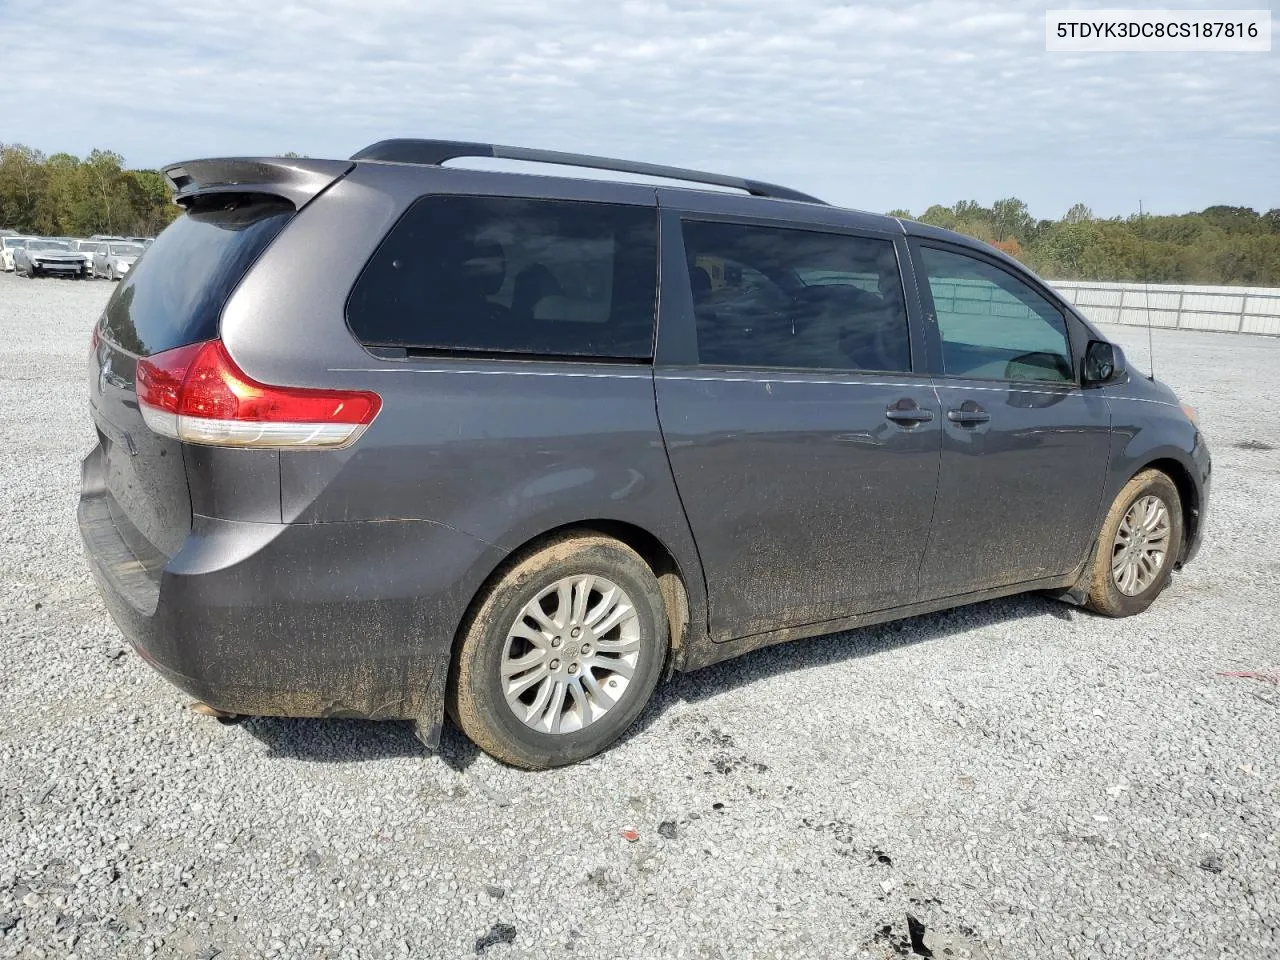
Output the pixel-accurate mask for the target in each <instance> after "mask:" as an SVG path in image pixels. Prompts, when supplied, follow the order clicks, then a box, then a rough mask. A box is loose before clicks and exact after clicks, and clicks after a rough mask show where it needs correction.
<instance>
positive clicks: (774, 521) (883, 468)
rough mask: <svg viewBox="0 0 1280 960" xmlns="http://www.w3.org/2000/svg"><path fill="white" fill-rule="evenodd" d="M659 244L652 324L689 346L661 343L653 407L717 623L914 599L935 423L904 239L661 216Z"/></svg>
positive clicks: (818, 615)
mask: <svg viewBox="0 0 1280 960" xmlns="http://www.w3.org/2000/svg"><path fill="white" fill-rule="evenodd" d="M673 235H674V236H673ZM676 249H680V253H679V254H678V255H677V254H676V253H675V250H676ZM663 250H664V271H663V294H662V301H663V308H662V309H663V314H662V316H663V318H664V319H663V320H662V321H661V322H662V324H667V325H668V332H670V327H671V326H678V325H682V324H683V326H684V328H685V329H686V330H687V329H688V328H689V327H691V326H692V327H693V328H694V329H695V330H696V336H694V337H691V338H689V339H690V340H691V341H692V340H696V343H691V344H690V347H691V349H692V350H694V351H695V353H694V355H692V356H688V357H685V358H683V359H684V362H678V363H670V362H663V360H662V355H661V354H662V351H660V356H659V363H658V365H657V367H656V370H655V387H656V391H657V404H658V415H659V419H660V422H661V425H662V431H663V437H664V439H665V441H666V445H667V451H668V454H669V456H670V460H671V468H672V471H673V474H674V476H675V481H676V486H677V488H678V490H679V492H680V496H681V498H682V500H683V503H684V506H685V509H686V512H687V514H688V518H689V524H690V527H691V529H692V531H693V535H694V538H695V540H696V541H697V546H698V550H699V553H700V555H701V558H702V565H703V569H704V571H705V573H706V578H707V591H708V597H709V602H710V618H711V633H712V636H713V638H714V639H716V640H725V639H730V638H733V637H740V636H748V635H752V634H755V633H762V632H767V631H770V630H774V629H780V628H785V627H794V626H801V625H806V624H814V623H820V622H823V621H826V620H831V619H834V618H838V617H843V616H848V615H851V614H854V613H859V612H865V611H869V610H876V609H882V608H884V607H888V606H895V605H898V604H901V603H908V602H910V601H912V600H914V599H915V598H916V597H917V595H918V583H917V576H918V572H919V566H920V561H921V558H922V556H923V553H924V549H925V545H926V542H927V539H928V533H929V524H930V520H931V517H932V513H933V500H934V493H935V487H936V484H937V478H938V458H939V451H940V447H941V431H942V423H941V419H940V411H939V407H938V403H937V399H936V396H935V394H934V391H933V388H932V386H931V383H930V379H929V377H928V376H927V374H926V373H924V372H923V371H920V372H914V371H913V364H912V344H911V337H910V331H909V323H908V314H907V309H906V298H905V297H904V293H903V284H902V275H901V272H900V270H899V266H898V261H899V256H902V257H905V256H906V255H907V254H906V248H905V245H903V244H902V243H901V242H900V241H899V243H897V244H895V242H894V240H893V239H892V238H891V237H889V236H862V235H853V234H848V233H839V232H824V231H823V230H820V229H813V230H809V229H805V230H800V229H792V228H784V227H779V226H776V225H765V224H758V223H756V224H753V223H746V222H737V221H728V220H713V219H693V218H685V219H683V220H682V219H680V218H679V217H678V216H676V215H675V214H674V213H671V214H669V215H667V216H664V227H663ZM673 277H678V279H677V280H674V281H673V279H672V278H673ZM913 309H914V308H913ZM690 315H691V316H690ZM690 319H692V320H693V321H694V323H693V324H690V322H689V321H690ZM920 352H922V351H920Z"/></svg>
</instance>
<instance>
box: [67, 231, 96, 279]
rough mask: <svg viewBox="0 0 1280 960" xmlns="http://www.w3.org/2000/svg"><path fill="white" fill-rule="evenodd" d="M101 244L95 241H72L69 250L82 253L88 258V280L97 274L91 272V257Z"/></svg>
mask: <svg viewBox="0 0 1280 960" xmlns="http://www.w3.org/2000/svg"><path fill="white" fill-rule="evenodd" d="M99 246H101V244H100V243H99V242H98V241H97V240H73V241H72V242H71V249H72V250H75V251H76V252H77V253H83V254H84V255H85V256H86V257H88V258H89V279H93V278H94V277H95V276H97V274H95V273H94V272H93V255H94V254H95V253H97V252H98V247H99Z"/></svg>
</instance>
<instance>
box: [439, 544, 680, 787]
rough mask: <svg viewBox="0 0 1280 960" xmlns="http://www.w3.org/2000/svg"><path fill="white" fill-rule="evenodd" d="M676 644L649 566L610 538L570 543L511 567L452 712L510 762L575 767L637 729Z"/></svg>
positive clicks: (475, 642)
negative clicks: (670, 641) (670, 645)
mask: <svg viewBox="0 0 1280 960" xmlns="http://www.w3.org/2000/svg"><path fill="white" fill-rule="evenodd" d="M667 647H668V626H667V615H666V608H665V607H664V605H663V601H662V596H661V593H660V592H659V589H658V581H657V579H656V578H655V577H654V575H653V571H652V570H650V569H649V567H648V565H647V564H646V563H645V562H644V560H642V559H641V558H640V556H639V555H638V554H637V553H636V552H635V551H633V550H632V549H630V548H629V547H627V546H626V545H625V544H623V543H620V542H618V541H617V540H614V539H612V538H610V537H605V536H601V535H599V534H594V533H588V532H581V533H576V534H570V535H566V536H564V537H562V538H560V539H558V540H555V541H553V542H551V543H549V544H547V545H545V546H543V547H541V548H539V549H537V550H535V551H533V552H532V553H530V554H528V555H527V556H525V557H524V558H523V559H522V560H521V561H520V562H518V563H516V564H515V565H514V566H513V567H512V568H511V569H510V570H508V571H507V572H506V573H505V574H504V575H503V576H502V578H501V579H500V580H498V582H497V583H496V584H494V585H493V587H492V588H491V589H490V591H489V593H488V594H487V595H486V596H485V597H484V599H483V601H482V602H481V603H480V605H479V606H478V607H477V608H476V609H475V610H474V612H473V614H472V615H471V616H470V618H469V619H468V621H467V623H466V624H465V625H464V627H463V632H462V642H461V645H460V648H459V649H458V651H457V655H456V657H455V659H454V664H453V670H452V674H451V677H450V684H449V696H448V707H449V713H450V715H451V716H452V717H453V719H454V722H455V723H457V724H458V726H459V727H461V728H462V731H463V732H464V733H465V734H466V735H467V736H468V737H470V738H471V740H472V741H473V742H474V743H475V744H476V745H477V746H479V747H480V748H481V749H483V750H484V751H485V752H486V753H488V754H490V755H492V756H494V757H496V758H497V759H499V760H502V761H504V762H506V763H510V764H512V765H514V766H518V767H523V768H525V769H528V770H542V769H547V768H549V767H558V766H563V765H565V764H569V763H576V762H577V761H579V760H583V759H586V758H587V757H590V756H592V755H594V754H596V753H599V752H600V751H601V750H603V749H604V748H605V747H607V746H609V744H611V743H613V741H614V740H616V739H617V738H618V737H619V736H621V735H622V733H623V732H624V731H625V730H626V729H627V728H628V727H630V726H631V724H632V723H633V722H635V719H636V717H638V716H639V715H640V711H641V710H642V709H644V705H645V703H647V702H648V700H649V696H650V695H651V694H652V692H653V688H654V687H655V686H656V685H657V682H658V678H659V676H660V675H661V673H662V667H663V662H664V661H665V659H666V655H667Z"/></svg>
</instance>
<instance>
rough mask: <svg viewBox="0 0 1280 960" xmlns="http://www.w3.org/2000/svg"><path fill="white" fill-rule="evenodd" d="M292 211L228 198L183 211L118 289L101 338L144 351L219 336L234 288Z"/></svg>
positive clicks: (263, 200) (276, 203) (269, 202)
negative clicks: (223, 314) (219, 328)
mask: <svg viewBox="0 0 1280 960" xmlns="http://www.w3.org/2000/svg"><path fill="white" fill-rule="evenodd" d="M293 212H294V211H293V205H292V204H290V203H286V202H284V201H283V200H278V199H275V198H270V197H240V198H233V199H227V198H226V197H225V196H224V197H221V198H216V199H213V200H210V201H206V205H204V206H202V207H196V208H193V209H192V210H190V211H188V212H187V213H185V214H183V215H182V216H181V217H179V218H178V219H177V220H175V221H174V222H173V223H171V224H170V225H169V226H168V227H166V228H165V230H164V232H163V233H161V234H160V236H159V237H157V238H156V242H155V243H153V244H151V245H150V246H149V247H148V248H147V253H146V256H144V257H140V258H139V260H138V263H137V265H136V266H135V267H134V268H133V269H131V270H130V271H129V273H128V275H127V276H126V277H125V280H124V281H123V282H122V283H121V284H120V285H119V286H118V287H116V289H115V292H114V293H113V294H112V295H111V299H110V300H109V301H108V302H107V311H106V320H105V321H104V323H103V327H102V332H103V335H104V336H105V337H107V339H109V340H111V341H112V342H113V343H116V344H118V345H119V346H121V347H124V348H125V349H126V350H130V351H132V352H134V353H136V354H138V355H140V356H149V355H150V354H153V353H161V352H163V351H165V350H169V349H172V348H173V347H181V346H186V345H187V344H189V343H199V342H200V341H202V340H211V339H213V338H214V337H216V336H217V335H218V318H219V316H220V315H221V313H222V308H223V307H224V306H225V305H226V302H227V299H228V298H229V297H230V296H231V292H232V291H233V290H234V289H235V288H236V285H237V284H238V283H239V282H240V281H241V280H242V279H244V275H245V274H246V273H247V272H248V270H249V267H250V266H252V265H253V262H254V261H255V260H256V259H258V255H259V254H260V253H262V251H263V250H264V249H266V246H267V244H269V243H270V242H271V241H272V240H274V239H275V237H276V235H277V234H278V233H279V232H280V231H281V230H282V229H284V225H285V224H286V223H288V222H289V218H290V217H292V216H293Z"/></svg>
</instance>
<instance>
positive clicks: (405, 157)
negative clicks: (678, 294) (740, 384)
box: [351, 139, 824, 203]
mask: <svg viewBox="0 0 1280 960" xmlns="http://www.w3.org/2000/svg"><path fill="white" fill-rule="evenodd" d="M459 157H495V158H497V159H500V160H527V161H530V162H532V163H556V164H562V165H564V166H569V167H588V168H591V169H594V170H612V171H614V172H616V173H633V174H640V175H643V176H646V177H665V178H666V179H668V180H687V181H689V182H690V183H708V184H712V185H714V186H718V187H733V188H735V189H738V190H745V191H747V193H749V194H751V195H752V196H756V197H773V198H775V199H778V200H800V201H802V202H804V203H824V201H822V200H819V199H818V198H817V197H811V196H809V195H808V194H807V193H801V192H800V191H799V190H792V189H791V188H790V187H780V186H777V185H776V184H772V183H765V182H764V181H762V180H747V179H744V178H743V177H728V176H725V175H723V174H719V173H706V172H704V171H702V170H688V169H685V168H683V167H664V166H662V165H661V164H657V163H640V162H638V161H635V160H611V159H609V158H608V157H593V156H591V155H590V154H585V153H562V152H561V151H559V150H536V149H533V148H531V147H503V146H499V145H498V144H496V143H468V142H466V141H463V140H409V139H406V140H381V141H379V142H378V143H374V144H371V145H370V146H367V147H365V148H364V149H363V150H361V151H359V152H358V153H356V154H354V155H352V157H351V159H352V160H383V161H388V162H391V163H421V164H428V165H432V166H439V165H440V164H442V163H444V162H445V161H446V160H454V159H457V158H459Z"/></svg>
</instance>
